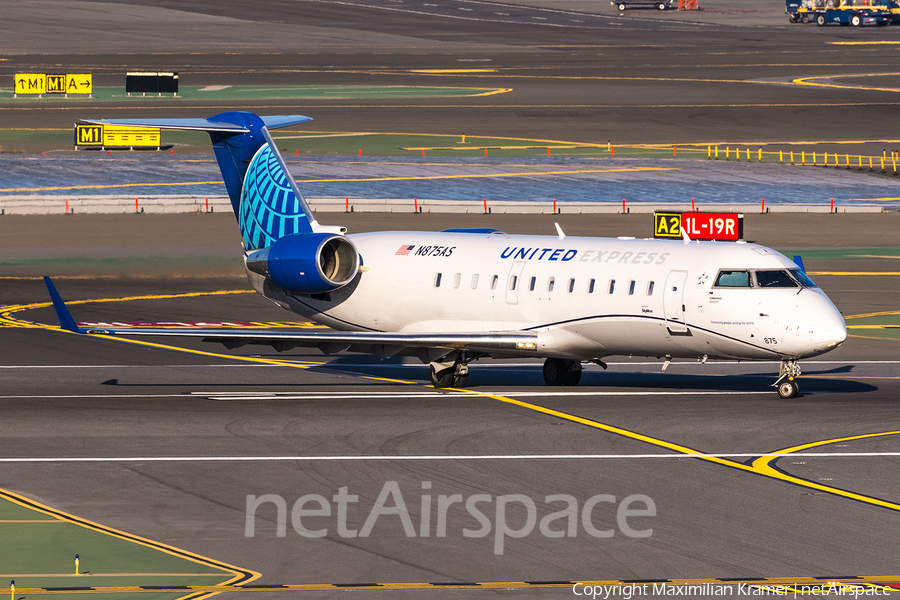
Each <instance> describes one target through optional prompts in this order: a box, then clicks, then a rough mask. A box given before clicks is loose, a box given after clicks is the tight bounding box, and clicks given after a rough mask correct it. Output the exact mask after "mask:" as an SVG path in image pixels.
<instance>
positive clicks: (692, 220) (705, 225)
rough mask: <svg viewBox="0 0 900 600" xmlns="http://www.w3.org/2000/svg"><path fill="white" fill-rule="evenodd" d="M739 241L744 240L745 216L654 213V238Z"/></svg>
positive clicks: (700, 213)
mask: <svg viewBox="0 0 900 600" xmlns="http://www.w3.org/2000/svg"><path fill="white" fill-rule="evenodd" d="M682 229H684V232H685V233H686V234H687V236H688V237H689V238H690V239H692V240H723V241H728V240H730V241H737V240H742V239H744V215H742V214H738V213H708V212H686V213H659V212H658V213H653V237H657V238H678V239H680V238H681V237H682V235H681V230H682Z"/></svg>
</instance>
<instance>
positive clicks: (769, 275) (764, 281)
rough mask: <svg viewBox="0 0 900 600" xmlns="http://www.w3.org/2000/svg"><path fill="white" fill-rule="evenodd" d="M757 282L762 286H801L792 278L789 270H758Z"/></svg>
mask: <svg viewBox="0 0 900 600" xmlns="http://www.w3.org/2000/svg"><path fill="white" fill-rule="evenodd" d="M756 283H757V285H759V287H761V288H796V287H800V286H799V285H797V282H796V281H794V280H793V279H791V276H790V275H788V272H787V271H781V270H778V271H757V272H756Z"/></svg>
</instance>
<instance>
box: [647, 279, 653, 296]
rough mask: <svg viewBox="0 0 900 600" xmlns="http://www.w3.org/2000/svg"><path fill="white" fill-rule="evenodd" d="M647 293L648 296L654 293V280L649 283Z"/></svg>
mask: <svg viewBox="0 0 900 600" xmlns="http://www.w3.org/2000/svg"><path fill="white" fill-rule="evenodd" d="M647 295H648V296H652V295H653V282H652V281H651V282H650V283H648V284H647Z"/></svg>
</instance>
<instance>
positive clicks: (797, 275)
mask: <svg viewBox="0 0 900 600" xmlns="http://www.w3.org/2000/svg"><path fill="white" fill-rule="evenodd" d="M791 275H793V276H794V279H796V280H797V281H799V282H800V285H802V286H803V287H819V286H817V285H816V284H815V282H814V281H813V280H812V279H810V278H809V275H807V274H806V273H804V272H803V271H801V270H800V269H791Z"/></svg>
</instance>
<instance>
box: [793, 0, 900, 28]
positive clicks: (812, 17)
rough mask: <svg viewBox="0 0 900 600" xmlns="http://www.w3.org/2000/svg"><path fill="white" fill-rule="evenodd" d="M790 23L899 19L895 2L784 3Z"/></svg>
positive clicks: (830, 0)
mask: <svg viewBox="0 0 900 600" xmlns="http://www.w3.org/2000/svg"><path fill="white" fill-rule="evenodd" d="M785 12H786V13H787V15H788V20H790V22H791V23H810V22H815V23H816V24H817V25H828V24H829V23H838V24H840V25H853V26H854V27H859V26H861V25H887V24H889V23H891V22H892V21H893V20H894V19H895V18H898V19H900V5H898V3H897V1H896V0H785Z"/></svg>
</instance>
